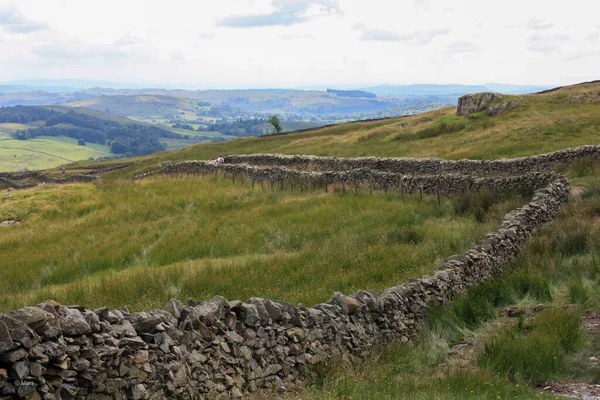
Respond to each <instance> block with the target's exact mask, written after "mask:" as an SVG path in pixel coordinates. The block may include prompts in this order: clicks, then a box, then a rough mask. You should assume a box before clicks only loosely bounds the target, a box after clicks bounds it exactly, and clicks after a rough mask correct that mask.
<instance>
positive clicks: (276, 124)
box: [267, 115, 283, 135]
mask: <svg viewBox="0 0 600 400" xmlns="http://www.w3.org/2000/svg"><path fill="white" fill-rule="evenodd" d="M267 122H268V123H270V124H271V125H273V129H274V130H275V132H274V133H275V134H277V135H278V134H280V133H281V131H283V128H281V122H280V121H279V118H277V116H276V115H271V116H270V117H269V118H268V119H267Z"/></svg>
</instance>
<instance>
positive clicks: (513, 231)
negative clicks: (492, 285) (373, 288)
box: [0, 175, 570, 399]
mask: <svg viewBox="0 0 600 400" xmlns="http://www.w3.org/2000/svg"><path fill="white" fill-rule="evenodd" d="M548 179H550V180H549V181H548V182H547V183H546V184H545V185H544V187H542V188H539V189H538V190H536V192H535V193H534V194H533V197H532V199H531V201H529V203H528V204H526V205H525V206H523V207H521V208H519V209H517V210H514V211H512V212H511V213H509V214H507V215H506V216H505V217H504V220H503V222H502V224H501V226H500V228H499V229H498V230H497V231H496V232H493V233H489V234H488V235H486V236H485V238H484V239H483V240H482V241H481V242H480V243H479V244H478V245H477V246H474V247H473V248H472V249H470V250H469V251H467V252H466V253H465V254H462V255H459V256H454V257H451V258H449V259H448V260H447V261H446V262H445V263H444V264H443V265H441V266H440V267H439V268H438V269H437V271H436V272H435V273H434V274H433V275H432V276H426V277H424V278H422V279H418V280H412V281H409V282H408V283H403V284H400V285H398V286H395V287H391V288H388V289H386V290H385V291H383V292H381V293H373V292H370V291H366V290H362V291H358V292H356V293H353V294H351V295H349V296H346V295H343V294H341V293H334V294H333V295H332V296H331V298H330V300H329V301H328V302H326V303H322V304H316V305H314V306H312V307H306V306H303V305H298V306H295V305H292V304H289V303H285V302H281V301H277V300H269V299H262V298H251V299H249V300H248V301H246V302H241V301H237V300H234V301H228V300H226V299H224V298H222V297H219V296H217V297H215V298H213V299H210V300H207V301H195V300H189V301H188V304H187V305H184V304H181V303H180V302H178V301H177V300H171V301H169V303H168V304H167V305H166V306H165V308H164V309H162V310H150V311H148V312H138V313H130V312H128V310H126V309H117V310H109V309H107V308H99V309H86V308H82V307H76V306H72V307H69V306H62V305H59V304H58V303H55V302H46V303H42V304H39V305H37V306H36V307H27V308H23V309H20V310H17V311H13V312H9V313H4V314H0V398H2V399H12V398H28V399H40V398H43V399H73V398H82V399H83V398H89V399H113V398H115V399H125V398H133V399H147V398H156V399H163V398H183V399H195V398H214V397H217V396H219V395H225V396H231V397H234V398H239V397H243V396H244V395H245V394H246V393H248V392H252V391H255V390H257V389H259V388H264V387H269V388H275V389H278V390H285V389H286V388H288V387H291V386H293V385H297V384H299V383H300V382H301V379H302V373H303V370H304V368H305V367H306V366H308V365H312V364H316V363H319V362H322V361H324V360H327V359H330V358H332V357H340V356H341V357H343V358H344V357H345V358H348V357H353V356H361V355H363V354H364V353H365V351H366V350H367V349H369V347H371V346H372V345H374V344H378V343H383V342H385V341H388V340H391V339H399V340H402V341H407V340H409V339H410V338H411V337H412V336H414V335H415V333H416V332H417V330H418V325H419V323H420V322H421V321H422V319H423V317H424V315H425V312H426V309H427V304H428V303H429V302H437V303H445V302H447V301H449V300H451V299H452V298H453V297H454V296H455V295H456V294H457V293H459V292H463V291H465V290H466V289H468V288H469V287H471V286H473V285H475V284H477V283H479V282H482V281H485V280H488V279H490V278H492V277H493V276H494V275H497V274H499V273H500V272H502V270H503V269H504V268H505V267H506V266H507V265H508V264H509V263H510V262H511V261H513V260H514V259H515V257H516V256H517V254H518V253H519V250H520V249H521V247H522V246H523V245H524V243H525V242H526V240H527V239H528V238H529V237H530V236H531V235H532V233H533V232H535V230H536V229H538V228H540V227H541V226H543V225H544V224H545V223H547V222H549V221H551V220H552V219H553V218H554V217H555V216H556V215H557V213H558V212H559V209H560V208H561V206H562V205H564V204H565V203H567V201H568V199H569V195H570V187H569V183H568V182H567V180H566V179H565V178H564V177H563V176H561V175H551V176H550V177H549V178H548ZM538 186H539V185H538Z"/></svg>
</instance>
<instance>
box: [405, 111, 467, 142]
mask: <svg viewBox="0 0 600 400" xmlns="http://www.w3.org/2000/svg"><path fill="white" fill-rule="evenodd" d="M468 125H469V120H468V119H467V118H465V117H456V116H449V115H444V116H442V117H439V118H438V119H437V120H436V121H435V122H434V123H433V125H431V126H429V127H427V128H425V129H422V130H420V131H418V132H417V133H415V136H416V137H417V138H418V139H427V138H434V137H437V136H442V135H448V134H450V133H456V132H460V131H462V130H463V129H465V128H466V127H467V126H468Z"/></svg>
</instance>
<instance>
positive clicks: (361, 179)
mask: <svg viewBox="0 0 600 400" xmlns="http://www.w3.org/2000/svg"><path fill="white" fill-rule="evenodd" d="M178 174H179V175H200V174H212V175H218V174H221V175H223V176H229V177H231V178H232V179H238V180H241V179H244V178H245V179H246V180H250V181H258V182H260V181H262V182H270V183H272V184H273V183H277V184H279V185H280V187H283V186H284V185H285V186H292V187H295V188H297V189H298V190H304V189H309V188H313V189H314V188H317V187H319V188H322V187H325V188H327V186H328V185H348V186H349V187H355V188H358V187H364V186H368V187H369V188H370V189H375V190H388V189H389V190H398V191H403V192H406V193H409V194H411V193H416V192H419V193H420V192H421V191H422V192H423V193H425V194H432V195H434V194H439V195H445V196H458V195H462V194H464V193H472V192H479V191H482V190H486V191H489V192H491V193H497V194H503V193H521V194H531V193H533V191H534V190H535V189H537V188H540V187H543V186H545V185H546V184H548V183H549V182H550V181H552V180H553V179H554V178H555V177H556V174H553V173H524V174H522V175H520V176H511V177H505V176H496V177H478V176H471V175H465V174H439V175H404V174H400V173H394V172H382V171H378V170H373V169H369V168H358V169H353V170H349V171H323V172H310V171H298V170H293V169H288V168H285V167H275V166H267V167H256V166H252V165H248V164H221V165H219V164H215V163H213V162H210V161H184V162H181V163H177V164H167V165H165V166H162V168H159V169H157V170H155V171H151V172H147V173H143V174H138V175H135V176H134V179H142V178H147V177H150V176H155V175H178Z"/></svg>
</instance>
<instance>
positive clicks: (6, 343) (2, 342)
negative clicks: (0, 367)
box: [0, 321, 19, 355]
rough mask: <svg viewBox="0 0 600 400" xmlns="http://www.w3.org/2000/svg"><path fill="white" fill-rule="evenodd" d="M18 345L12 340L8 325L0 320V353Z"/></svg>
mask: <svg viewBox="0 0 600 400" xmlns="http://www.w3.org/2000/svg"><path fill="white" fill-rule="evenodd" d="M17 347H19V345H18V344H17V343H15V342H13V341H12V337H11V336H10V332H9V330H8V327H7V326H6V324H5V323H4V322H3V321H0V355H2V354H4V353H6V352H9V351H11V350H14V349H16V348H17Z"/></svg>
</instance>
